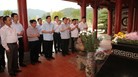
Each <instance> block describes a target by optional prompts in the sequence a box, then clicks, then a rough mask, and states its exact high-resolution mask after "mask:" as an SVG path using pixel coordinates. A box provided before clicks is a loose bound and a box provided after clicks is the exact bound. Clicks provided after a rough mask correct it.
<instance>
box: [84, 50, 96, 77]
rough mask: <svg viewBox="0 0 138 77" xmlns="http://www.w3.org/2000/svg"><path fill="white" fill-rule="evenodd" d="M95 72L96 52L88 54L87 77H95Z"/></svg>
mask: <svg viewBox="0 0 138 77" xmlns="http://www.w3.org/2000/svg"><path fill="white" fill-rule="evenodd" d="M94 70H95V61H94V52H88V53H87V59H86V68H85V73H86V77H94V73H95V71H94Z"/></svg>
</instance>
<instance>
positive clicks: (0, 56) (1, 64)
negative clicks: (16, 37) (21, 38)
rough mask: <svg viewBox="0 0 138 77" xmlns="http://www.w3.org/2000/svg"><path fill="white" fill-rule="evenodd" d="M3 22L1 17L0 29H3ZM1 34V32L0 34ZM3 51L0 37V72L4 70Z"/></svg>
mask: <svg viewBox="0 0 138 77" xmlns="http://www.w3.org/2000/svg"><path fill="white" fill-rule="evenodd" d="M3 25H4V22H3V16H0V29H1V28H2V27H3ZM0 34H1V32H0ZM4 54H5V49H4V48H3V46H2V44H1V37H0V72H4V69H5V56H4Z"/></svg>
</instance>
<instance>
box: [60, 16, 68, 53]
mask: <svg viewBox="0 0 138 77" xmlns="http://www.w3.org/2000/svg"><path fill="white" fill-rule="evenodd" d="M69 32H70V26H69V25H68V24H67V18H66V17H64V18H63V23H62V24H61V27H60V35H61V42H62V43H61V45H62V55H63V56H65V55H69V53H68V51H69V50H68V47H69V38H70V33H69Z"/></svg>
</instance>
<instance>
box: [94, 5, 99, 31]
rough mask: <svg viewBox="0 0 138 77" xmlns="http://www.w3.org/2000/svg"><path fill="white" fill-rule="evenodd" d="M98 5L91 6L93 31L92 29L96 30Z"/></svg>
mask: <svg viewBox="0 0 138 77" xmlns="http://www.w3.org/2000/svg"><path fill="white" fill-rule="evenodd" d="M97 15H98V7H97V6H96V5H95V6H94V7H93V31H94V29H96V30H97V21H98V19H97V18H98V16H97Z"/></svg>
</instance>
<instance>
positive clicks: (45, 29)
mask: <svg viewBox="0 0 138 77" xmlns="http://www.w3.org/2000/svg"><path fill="white" fill-rule="evenodd" d="M42 33H43V40H44V54H45V57H46V59H47V60H51V59H55V58H54V57H53V56H52V51H53V33H54V24H52V23H51V16H46V23H45V24H43V26H42Z"/></svg>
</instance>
